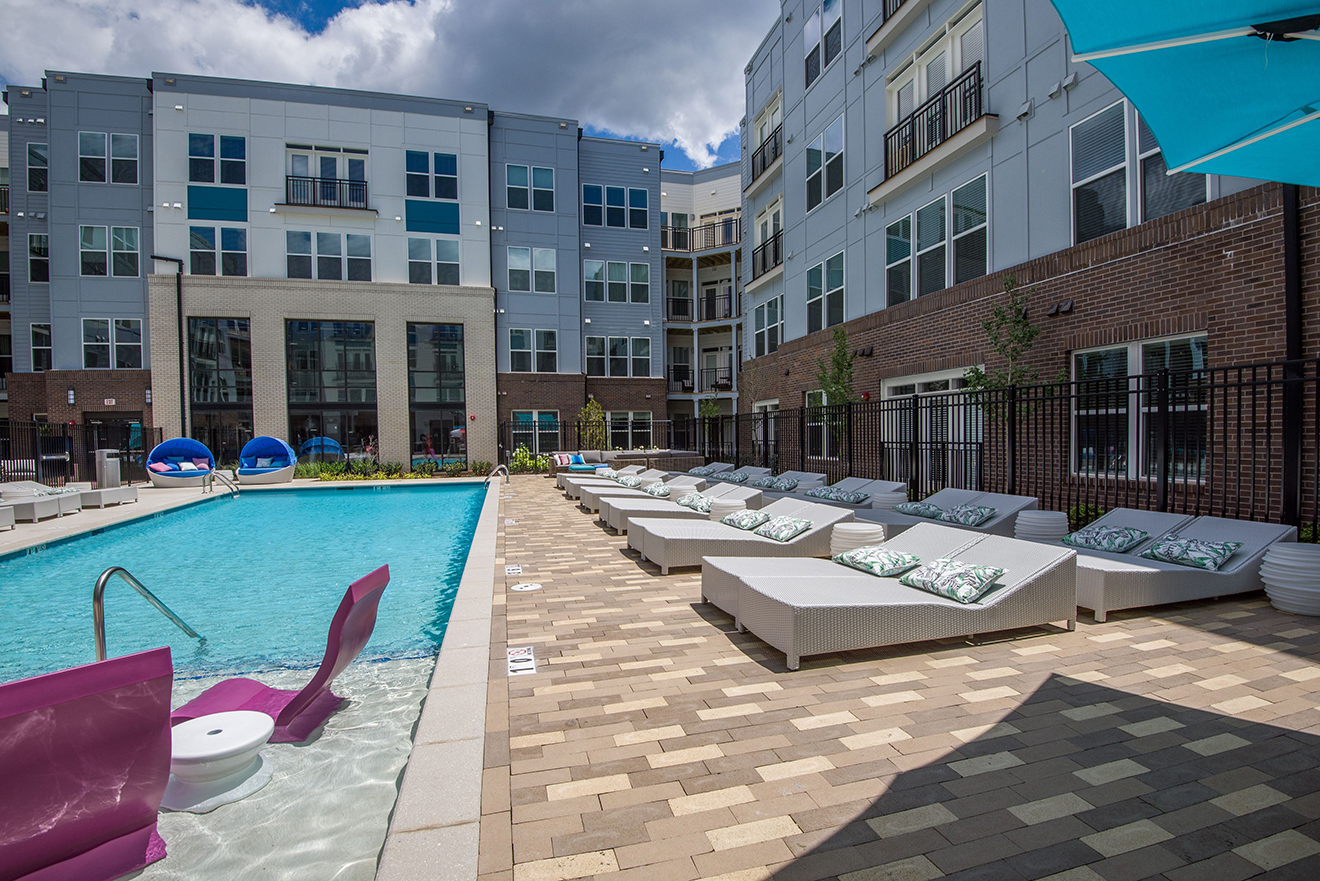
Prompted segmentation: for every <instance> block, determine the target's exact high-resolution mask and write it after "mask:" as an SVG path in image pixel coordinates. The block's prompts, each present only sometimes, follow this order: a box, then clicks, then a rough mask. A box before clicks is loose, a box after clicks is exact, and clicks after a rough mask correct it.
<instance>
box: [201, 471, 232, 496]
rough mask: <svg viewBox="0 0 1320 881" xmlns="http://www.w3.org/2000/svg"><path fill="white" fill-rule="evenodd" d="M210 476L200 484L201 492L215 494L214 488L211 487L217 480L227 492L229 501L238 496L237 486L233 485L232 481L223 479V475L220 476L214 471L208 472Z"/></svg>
mask: <svg viewBox="0 0 1320 881" xmlns="http://www.w3.org/2000/svg"><path fill="white" fill-rule="evenodd" d="M210 475H211V476H210V478H209V479H208V480H205V481H203V482H202V492H215V487H214V486H212V484H213V483H214V482H215V481H217V480H219V481H220V482H221V483H222V484H224V486H225V488H226V489H228V490H229V497H230V498H231V499H232V498H234V497H235V496H237V495H238V484H236V483H234V481H232V480H230V479H229V478H228V477H225V476H224V475H223V474H221V473H220V472H219V471H216V470H212V471H211V472H210Z"/></svg>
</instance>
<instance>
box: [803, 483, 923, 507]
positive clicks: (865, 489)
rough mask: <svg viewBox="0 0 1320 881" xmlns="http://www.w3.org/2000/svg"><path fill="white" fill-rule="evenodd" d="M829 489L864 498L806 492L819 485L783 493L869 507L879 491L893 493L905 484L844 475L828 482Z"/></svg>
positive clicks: (903, 487) (830, 502) (827, 501)
mask: <svg viewBox="0 0 1320 881" xmlns="http://www.w3.org/2000/svg"><path fill="white" fill-rule="evenodd" d="M829 487H830V488H831V489H837V490H842V491H843V492H856V493H864V494H865V495H866V498H865V499H863V500H862V501H860V502H841V501H838V500H837V499H820V498H816V497H815V496H811V495H808V494H807V493H808V492H809V491H810V490H813V489H820V488H821V487H808V488H807V489H805V490H804V489H796V490H794V491H793V492H791V493H785V496H792V497H794V498H803V499H806V500H807V501H809V502H820V503H821V504H824V505H838V506H839V507H842V508H853V509H858V508H870V507H872V506H873V505H872V503H873V501H874V499H875V497H876V496H877V495H879V494H881V493H894V492H899V491H902V490H906V489H907V484H906V483H902V482H900V481H897V480H871V479H869V478H865V477H845V478H843V479H842V480H840V481H838V482H837V483H832V484H829Z"/></svg>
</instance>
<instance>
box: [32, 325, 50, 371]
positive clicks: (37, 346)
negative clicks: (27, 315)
mask: <svg viewBox="0 0 1320 881" xmlns="http://www.w3.org/2000/svg"><path fill="white" fill-rule="evenodd" d="M30 338H31V340H32V370H33V372H34V373H43V372H45V371H47V370H50V367H51V363H52V358H51V344H50V325H49V324H33V325H31V328H30Z"/></svg>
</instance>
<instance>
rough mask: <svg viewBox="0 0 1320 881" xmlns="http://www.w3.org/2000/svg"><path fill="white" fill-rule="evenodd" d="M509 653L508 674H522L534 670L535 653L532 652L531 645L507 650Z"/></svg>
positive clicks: (533, 671)
mask: <svg viewBox="0 0 1320 881" xmlns="http://www.w3.org/2000/svg"><path fill="white" fill-rule="evenodd" d="M507 651H508V653H509V675H510V676H522V675H524V674H526V673H535V672H536V655H535V654H533V652H532V647H531V646H530V645H528V646H522V647H519V648H511V649H508V650H507Z"/></svg>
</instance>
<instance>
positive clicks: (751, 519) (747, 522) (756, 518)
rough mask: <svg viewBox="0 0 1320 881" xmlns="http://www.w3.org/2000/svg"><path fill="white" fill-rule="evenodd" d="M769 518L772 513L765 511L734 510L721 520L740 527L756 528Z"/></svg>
mask: <svg viewBox="0 0 1320 881" xmlns="http://www.w3.org/2000/svg"><path fill="white" fill-rule="evenodd" d="M769 519H770V515H769V514H767V513H765V512H764V511H734V512H733V513H732V514H725V515H724V516H723V517H721V518H720V522H721V523H727V524H729V525H730V526H735V527H737V528H738V529H755V528H756V527H758V526H760V525H761V524H762V523H765V522H766V521H767V520H769Z"/></svg>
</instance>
